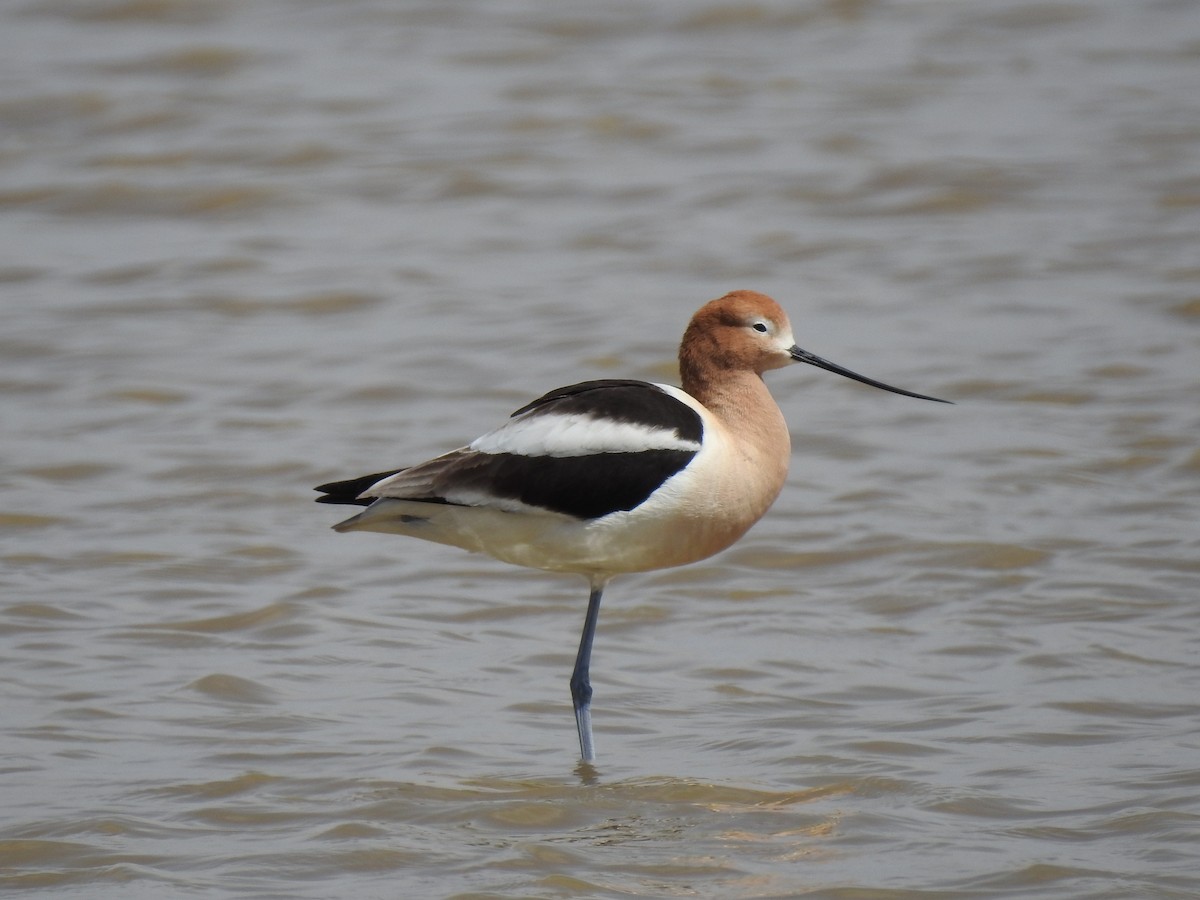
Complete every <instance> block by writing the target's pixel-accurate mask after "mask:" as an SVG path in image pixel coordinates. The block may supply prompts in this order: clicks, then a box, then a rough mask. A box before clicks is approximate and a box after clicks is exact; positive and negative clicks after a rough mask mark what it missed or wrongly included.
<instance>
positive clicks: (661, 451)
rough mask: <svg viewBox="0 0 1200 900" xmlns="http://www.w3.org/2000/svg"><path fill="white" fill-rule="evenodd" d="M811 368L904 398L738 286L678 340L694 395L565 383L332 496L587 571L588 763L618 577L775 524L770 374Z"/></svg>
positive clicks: (357, 524) (583, 738)
mask: <svg viewBox="0 0 1200 900" xmlns="http://www.w3.org/2000/svg"><path fill="white" fill-rule="evenodd" d="M794 362H802V363H808V364H809V365H812V366H817V367H819V368H822V369H826V370H828V371H830V372H836V373H837V374H839V375H844V376H845V377H847V378H852V379H854V380H855V381H860V382H862V383H864V384H869V385H872V386H873V387H877V388H882V389H883V390H885V391H891V392H892V393H895V394H903V395H904V396H906V397H916V398H917V399H919V400H933V401H935V402H937V403H947V402H949V401H946V400H938V398H936V397H928V396H926V395H924V394H915V393H913V392H912V391H905V390H901V389H900V388H896V387H892V386H891V385H887V384H883V383H882V382H879V381H875V380H873V379H870V378H867V377H865V376H863V375H859V374H857V373H856V372H851V371H850V370H849V369H844V368H842V367H841V366H839V365H836V364H834V363H831V362H828V361H826V360H824V359H821V358H820V357H819V356H814V355H813V354H811V353H809V352H808V351H806V350H801V349H800V348H799V347H797V346H796V342H795V339H794V338H793V337H792V327H791V325H790V324H789V322H788V318H787V314H786V313H784V311H783V309H782V308H780V306H779V304H777V303H776V302H775V301H774V300H772V299H771V298H770V297H767V296H765V295H763V294H758V293H755V292H753V291H733V292H732V293H729V294H726V295H725V296H724V297H721V298H720V299H717V300H713V301H712V302H710V303H708V304H706V305H705V306H703V307H701V308H700V310H699V311H698V312H697V313H696V314H695V315H694V316H693V317H692V320H691V323H690V324H689V325H688V327H687V330H686V331H685V332H684V335H683V341H682V343H681V344H680V347H679V374H680V379H681V382H682V385H683V387H682V389H680V388H677V387H673V386H671V385H666V384H651V383H649V382H645V381H633V380H626V379H604V380H601V381H584V382H581V383H579V384H573V385H571V386H569V387H563V388H559V389H558V390H554V391H551V392H550V393H548V394H546V395H544V396H542V397H539V398H538V399H537V400H534V401H533V402H532V403H528V404H526V405H525V406H523V407H521V408H520V409H518V410H517V411H516V412H514V413H513V414H512V416H511V417H510V418H509V420H508V421H507V422H505V423H504V424H503V425H501V426H500V427H499V428H496V429H495V430H493V431H489V432H488V433H487V434H485V435H483V436H482V437H479V438H477V439H476V440H474V441H473V442H472V443H470V444H468V445H467V446H465V447H462V448H460V449H458V450H453V451H451V452H450V453H447V454H445V455H443V456H439V457H437V458H436V459H431V460H429V461H427V462H423V463H419V464H417V465H415V466H411V467H409V468H404V469H394V470H392V471H389V472H380V473H378V474H375V475H366V476H363V477H361V478H352V479H350V480H348V481H335V482H331V483H329V484H323V485H321V486H320V487H318V488H317V490H319V491H321V492H323V494H324V496H321V497H319V498H317V500H318V502H320V503H344V504H357V505H359V506H365V507H366V509H365V510H363V511H362V512H361V513H359V514H358V515H356V516H353V517H351V518H349V519H346V520H345V521H344V522H339V523H338V524H337V525H335V526H333V527H334V529H335V530H337V531H377V532H384V533H387V534H400V535H405V536H407V537H415V538H421V539H422V540H426V541H435V542H437V543H439V544H450V545H452V546H455V547H462V548H463V549H465V550H473V551H476V552H478V553H486V554H488V555H489V556H493V557H495V558H496V559H499V560H502V561H503V562H507V563H513V564H514V565H518V566H527V567H529V568H533V569H544V570H546V571H549V572H570V573H574V574H577V575H582V576H584V577H585V578H586V579H587V580H588V584H589V585H590V588H591V593H590V596H589V598H588V606H587V613H586V615H585V617H584V624H583V635H582V637H581V638H580V641H579V652H578V654H577V656H576V657H575V668H574V670H573V671H572V673H571V681H570V685H571V699H572V702H573V704H574V708H575V722H576V726H577V728H578V731H579V748H580V752H581V754H582V756H583V759H584V761H585V762H591V761H593V760H594V759H595V756H596V750H595V743H594V741H593V739H592V723H591V699H592V687H591V684H590V681H589V665H590V661H591V655H592V641H593V638H594V637H595V633H596V619H597V616H598V615H599V612H600V597H601V594H602V593H603V591H604V587H605V585H607V584H608V582H609V580H610V579H611V578H612V577H613V576H614V575H620V574H622V573H625V572H646V571H650V570H653V569H665V568H668V567H671V566H682V565H685V564H687V563H692V562H696V561H697V560H701V559H704V558H706V557H708V556H712V555H713V554H714V553H717V552H718V551H721V550H724V549H725V548H726V547H728V546H730V545H731V544H733V543H734V542H735V541H737V540H738V538H740V537H741V536H742V535H743V534H745V533H746V531H747V530H748V529H749V528H750V526H751V525H753V524H754V523H755V522H757V521H758V520H759V519H760V518H762V516H763V514H764V513H765V512H766V511H767V509H768V508H769V507H770V506H771V504H772V503H773V502H774V501H775V498H776V497H777V496H778V495H779V492H780V490H781V489H782V487H783V482H784V478H785V477H786V475H787V469H788V461H789V458H790V455H791V442H790V440H789V437H788V429H787V424H786V423H785V422H784V419H783V414H782V413H781V412H780V411H779V407H778V406H777V405H776V404H775V401H774V400H773V399H772V398H771V395H770V393H769V392H768V391H767V386H766V384H765V383H764V382H763V378H762V376H763V373H764V372H766V371H768V370H769V369H779V368H782V367H783V366H786V365H788V364H790V363H794Z"/></svg>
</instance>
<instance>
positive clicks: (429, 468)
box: [318, 379, 704, 519]
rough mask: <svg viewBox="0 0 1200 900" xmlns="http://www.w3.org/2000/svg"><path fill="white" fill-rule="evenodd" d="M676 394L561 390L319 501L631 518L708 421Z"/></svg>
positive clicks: (594, 386)
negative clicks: (460, 441)
mask: <svg viewBox="0 0 1200 900" xmlns="http://www.w3.org/2000/svg"><path fill="white" fill-rule="evenodd" d="M676 393H679V392H678V389H672V388H666V387H663V386H660V385H656V384H650V383H649V382H645V381H633V380H624V379H606V380H601V381H585V382H582V383H580V384H574V385H570V386H569V387H564V388H558V389H557V390H554V391H551V392H550V393H548V394H546V395H545V396H543V397H539V398H538V399H537V400H534V401H533V402H532V403H529V404H526V405H525V406H523V407H521V408H520V409H518V410H517V411H516V412H514V413H513V414H512V417H511V418H510V419H509V420H508V422H506V423H505V424H504V425H502V426H500V427H499V428H497V429H495V430H494V431H489V432H488V433H487V434H485V435H483V436H481V437H479V438H477V439H476V440H475V441H473V442H472V443H471V444H469V445H468V446H466V447H463V448H461V449H459V450H455V451H453V452H451V453H447V454H445V455H443V456H439V457H437V458H436V459H431V460H429V461H428V462H424V463H420V464H419V465H416V466H413V467H411V468H408V469H400V470H398V471H395V472H385V473H380V474H379V475H378V476H366V477H364V478H359V479H352V480H350V481H344V482H335V483H332V484H328V485H322V486H321V487H320V488H318V490H321V491H324V492H325V493H326V496H325V497H322V498H320V499H321V500H322V501H324V502H327V503H359V504H367V503H370V502H372V501H374V500H376V499H382V498H392V499H400V500H416V501H424V502H429V503H450V504H454V505H458V506H486V507H491V508H498V509H503V510H509V511H513V512H536V511H539V510H541V511H547V512H552V513H560V514H563V515H567V516H571V517H573V518H576V519H596V518H600V517H601V516H605V515H608V514H609V513H613V512H617V511H621V510H631V509H634V508H635V507H637V506H638V505H640V504H641V503H643V502H645V500H646V499H647V498H648V497H649V496H650V495H651V494H653V493H654V491H655V490H657V489H658V488H659V486H661V485H662V484H663V482H665V481H666V480H667V479H668V478H670V477H671V476H672V475H674V474H676V473H677V472H679V471H681V470H682V469H684V468H685V467H686V466H687V465H688V464H689V463H690V462H691V461H692V459H693V457H695V455H696V454H697V453H698V452H699V451H700V447H701V443H702V441H703V438H704V424H703V420H702V419H701V417H700V414H699V413H698V412H697V411H696V410H695V409H694V408H693V407H692V406H690V405H689V404H687V403H685V402H684V401H683V400H681V399H679V397H677V396H675V394H676ZM372 479H374V480H372Z"/></svg>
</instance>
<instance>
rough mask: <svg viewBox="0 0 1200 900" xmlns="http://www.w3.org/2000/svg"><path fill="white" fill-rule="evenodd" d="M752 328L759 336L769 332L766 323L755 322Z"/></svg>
mask: <svg viewBox="0 0 1200 900" xmlns="http://www.w3.org/2000/svg"><path fill="white" fill-rule="evenodd" d="M750 327H751V328H753V329H754V330H755V331H757V332H758V333H759V334H766V333H767V330H768V329H767V323H766V322H755V323H754V324H753V325H751V326H750Z"/></svg>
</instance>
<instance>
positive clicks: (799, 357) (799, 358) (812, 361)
mask: <svg viewBox="0 0 1200 900" xmlns="http://www.w3.org/2000/svg"><path fill="white" fill-rule="evenodd" d="M791 354H792V359H794V360H796V362H802V363H808V364H809V365H810V366H816V367H817V368H818V369H825V370H827V371H829V372H836V373H837V374H839V375H844V376H846V377H847V378H853V379H854V380H855V381H861V382H862V383H863V384H869V385H870V386H871V387H877V388H881V389H883V390H885V391H891V392H892V393H893V394H903V395H904V396H905V397H916V398H917V399H918V400H932V401H933V402H934V403H951V404H952V403H953V402H954V401H952V400H939V399H938V398H937V397H927V396H926V395H925V394H914V393H913V392H912V391H906V390H904V389H903V388H898V387H892V386H891V385H890V384H884V383H883V382H882V381H876V380H875V379H874V378H868V377H867V376H866V375H859V374H858V373H857V372H851V371H850V370H849V369H843V368H842V367H841V366H839V365H838V364H837V363H831V362H830V361H829V360H827V359H821V357H819V356H817V355H815V354H813V353H809V352H808V351H807V350H801V349H800V348H799V347H793V348H792V349H791Z"/></svg>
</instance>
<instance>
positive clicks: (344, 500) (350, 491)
mask: <svg viewBox="0 0 1200 900" xmlns="http://www.w3.org/2000/svg"><path fill="white" fill-rule="evenodd" d="M403 471H404V470H403V469H392V471H390V472H379V473H378V474H376V475H363V476H361V477H359V478H351V479H349V480H347V481H331V482H329V483H328V484H321V485H317V486H316V487H315V488H313V490H315V491H320V492H321V493H322V495H323V496H321V497H317V502H318V503H341V504H345V505H348V506H370V505H371V504H372V503H374V502H375V498H374V497H363V496H362V493H363V491H365V490H367V489H368V488H370V487H371V486H372V485H375V484H378V483H379V482H380V481H383V479H385V478H390V477H391V476H393V475H395V474H396V473H397V472H403Z"/></svg>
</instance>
